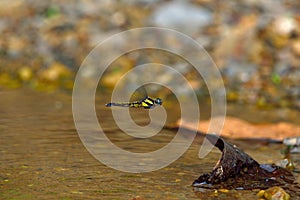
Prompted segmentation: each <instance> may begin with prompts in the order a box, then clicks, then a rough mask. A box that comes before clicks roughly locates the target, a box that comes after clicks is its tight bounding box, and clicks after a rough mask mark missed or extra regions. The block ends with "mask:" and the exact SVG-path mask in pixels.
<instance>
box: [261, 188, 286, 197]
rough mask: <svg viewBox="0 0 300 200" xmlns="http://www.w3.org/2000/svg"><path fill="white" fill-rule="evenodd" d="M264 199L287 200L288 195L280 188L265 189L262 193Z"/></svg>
mask: <svg viewBox="0 0 300 200" xmlns="http://www.w3.org/2000/svg"><path fill="white" fill-rule="evenodd" d="M263 197H264V198H265V199H267V200H289V199H290V195H289V194H288V193H286V192H285V191H284V189H282V188H281V187H278V186H275V187H271V188H269V189H267V190H266V191H265V192H264V196H263Z"/></svg>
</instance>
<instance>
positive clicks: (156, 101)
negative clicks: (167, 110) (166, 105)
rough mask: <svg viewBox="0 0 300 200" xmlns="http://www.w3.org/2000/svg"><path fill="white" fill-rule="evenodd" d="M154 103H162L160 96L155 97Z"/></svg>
mask: <svg viewBox="0 0 300 200" xmlns="http://www.w3.org/2000/svg"><path fill="white" fill-rule="evenodd" d="M154 102H155V104H158V105H161V104H162V100H161V99H160V98H156V99H155V100H154Z"/></svg>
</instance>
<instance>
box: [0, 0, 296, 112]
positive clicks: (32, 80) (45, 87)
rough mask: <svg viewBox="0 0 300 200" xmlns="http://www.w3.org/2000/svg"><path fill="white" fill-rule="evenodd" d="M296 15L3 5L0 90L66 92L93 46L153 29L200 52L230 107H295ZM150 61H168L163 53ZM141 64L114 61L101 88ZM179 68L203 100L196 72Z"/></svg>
mask: <svg viewBox="0 0 300 200" xmlns="http://www.w3.org/2000/svg"><path fill="white" fill-rule="evenodd" d="M299 13H300V2H299V1H298V0H276V1H259V0H239V1H221V0H189V1H180V0H178V1H169V0H152V1H151V0H137V1H125V0H118V1H110V0H101V1H98V0H88V1H58V0H52V1H33V0H13V1H10V0H2V1H0V32H1V36H0V89H1V90H6V89H15V88H22V87H25V88H30V89H32V90H38V91H55V90H67V91H71V90H72V86H73V80H74V77H75V74H76V72H77V70H78V69H79V67H80V64H81V63H82V61H83V59H84V58H85V57H86V56H87V55H88V53H89V52H90V51H91V50H92V49H93V47H95V46H96V45H97V44H98V43H99V42H101V41H103V40H104V39H106V38H107V37H109V36H111V35H113V34H115V33H118V32H121V31H124V30H127V29H131V28H137V27H144V26H159V27H167V28H171V29H175V30H178V31H180V32H183V33H185V34H187V35H189V36H190V37H192V38H193V39H195V40H196V41H198V42H199V43H200V44H202V45H203V46H204V47H205V49H206V50H207V51H208V52H209V54H210V55H211V56H212V57H213V60H214V61H215V63H216V64H217V65H218V67H219V69H220V71H221V73H222V76H223V79H224V83H225V86H226V91H227V100H228V102H235V103H239V104H247V105H254V106H257V107H259V108H262V109H269V108H290V109H299V108H300V87H299V85H300V14H299ZM148 56H149V57H150V58H151V60H152V61H153V60H154V61H160V62H162V63H164V61H166V58H165V56H164V55H161V54H155V53H153V54H151V52H150V53H148ZM168 59H170V58H168ZM144 61H146V60H144ZM147 61H149V59H148V60H147ZM170 62H171V63H172V61H170V60H168V63H170ZM140 63H141V60H140V58H139V57H138V56H135V55H130V56H126V55H125V56H122V57H120V58H119V59H118V60H117V61H116V62H114V63H112V66H110V69H111V70H109V71H108V72H107V73H106V74H105V77H103V80H102V83H103V85H102V87H103V88H108V89H110V88H112V87H113V86H114V84H115V82H116V81H117V80H118V79H119V78H120V76H122V75H123V74H124V73H125V72H127V71H128V70H129V69H131V68H133V67H134V66H135V65H136V64H140ZM173 64H174V66H176V59H175V60H174V61H173ZM179 65H180V66H177V67H178V68H181V69H182V70H181V72H182V73H183V74H184V75H185V76H186V77H187V79H189V80H190V81H191V82H193V81H194V82H197V84H194V85H193V86H194V89H195V90H196V91H197V93H198V95H199V96H200V97H201V96H202V97H206V96H207V95H208V94H207V92H205V87H204V86H203V85H204V84H203V83H201V80H200V79H199V77H198V75H197V74H194V73H196V72H195V71H193V70H192V69H191V68H188V67H186V68H185V66H184V65H181V64H180V63H179Z"/></svg>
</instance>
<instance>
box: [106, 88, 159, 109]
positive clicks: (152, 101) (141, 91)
mask: <svg viewBox="0 0 300 200" xmlns="http://www.w3.org/2000/svg"><path fill="white" fill-rule="evenodd" d="M133 97H134V98H135V99H138V100H135V101H131V102H126V103H114V102H110V103H107V104H105V106H106V107H112V106H118V107H130V108H144V109H152V108H154V107H155V106H156V105H162V99H160V98H151V97H149V96H148V94H147V91H146V89H145V88H144V87H139V88H138V89H137V90H136V91H135V92H134V94H133Z"/></svg>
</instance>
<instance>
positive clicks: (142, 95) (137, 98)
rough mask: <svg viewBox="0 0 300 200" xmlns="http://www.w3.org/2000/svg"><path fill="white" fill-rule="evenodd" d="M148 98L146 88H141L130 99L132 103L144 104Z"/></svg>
mask: <svg viewBox="0 0 300 200" xmlns="http://www.w3.org/2000/svg"><path fill="white" fill-rule="evenodd" d="M147 98H148V94H147V91H146V89H145V88H144V86H141V87H139V88H138V89H136V90H135V91H134V93H133V94H132V95H131V97H130V102H142V101H143V100H145V99H147Z"/></svg>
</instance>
